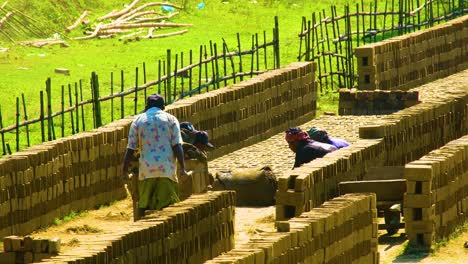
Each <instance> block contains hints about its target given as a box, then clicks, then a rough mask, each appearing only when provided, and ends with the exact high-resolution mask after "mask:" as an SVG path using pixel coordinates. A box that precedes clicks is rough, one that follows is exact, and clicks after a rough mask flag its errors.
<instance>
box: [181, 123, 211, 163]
mask: <svg viewBox="0 0 468 264" xmlns="http://www.w3.org/2000/svg"><path fill="white" fill-rule="evenodd" d="M180 130H181V135H182V140H183V142H184V143H183V144H182V147H183V149H184V154H185V159H197V160H199V161H201V162H206V159H207V157H206V151H207V150H209V149H213V148H214V146H213V144H211V143H210V142H209V138H208V133H207V132H206V131H197V130H196V129H195V127H194V126H193V125H192V124H191V123H189V122H186V121H185V122H181V123H180Z"/></svg>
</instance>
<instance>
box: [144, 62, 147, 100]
mask: <svg viewBox="0 0 468 264" xmlns="http://www.w3.org/2000/svg"><path fill="white" fill-rule="evenodd" d="M143 84H146V63H144V62H143ZM146 89H147V88H146V85H145V88H144V90H143V91H144V92H143V96H144V97H143V98H144V99H145V100H146V98H147V97H148V96H147V94H146V92H147V91H146Z"/></svg>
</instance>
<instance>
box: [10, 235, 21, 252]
mask: <svg viewBox="0 0 468 264" xmlns="http://www.w3.org/2000/svg"><path fill="white" fill-rule="evenodd" d="M11 250H12V251H16V252H18V251H23V250H24V247H23V238H22V237H13V238H12V239H11Z"/></svg>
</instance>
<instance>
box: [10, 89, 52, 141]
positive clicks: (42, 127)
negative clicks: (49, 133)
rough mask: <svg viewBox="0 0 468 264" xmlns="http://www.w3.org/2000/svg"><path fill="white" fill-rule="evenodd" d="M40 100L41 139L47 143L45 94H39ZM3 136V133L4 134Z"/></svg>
mask: <svg viewBox="0 0 468 264" xmlns="http://www.w3.org/2000/svg"><path fill="white" fill-rule="evenodd" d="M39 99H40V104H41V107H40V112H41V113H40V120H41V139H42V142H45V129H44V118H45V117H44V92H43V91H40V93H39ZM2 134H3V133H2Z"/></svg>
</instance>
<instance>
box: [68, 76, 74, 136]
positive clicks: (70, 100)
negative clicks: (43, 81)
mask: <svg viewBox="0 0 468 264" xmlns="http://www.w3.org/2000/svg"><path fill="white" fill-rule="evenodd" d="M68 103H69V105H70V108H71V107H72V106H73V96H72V88H71V84H68ZM70 121H71V128H72V135H73V134H75V120H73V109H72V110H70Z"/></svg>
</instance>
